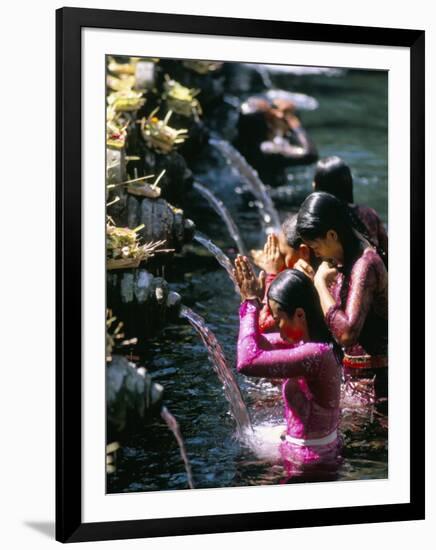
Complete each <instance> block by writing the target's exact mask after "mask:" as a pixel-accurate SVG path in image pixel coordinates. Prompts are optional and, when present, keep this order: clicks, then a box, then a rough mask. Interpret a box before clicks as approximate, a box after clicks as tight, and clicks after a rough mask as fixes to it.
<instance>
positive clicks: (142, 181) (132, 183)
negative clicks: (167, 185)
mask: <svg viewBox="0 0 436 550" xmlns="http://www.w3.org/2000/svg"><path fill="white" fill-rule="evenodd" d="M165 172H166V170H162V172H161V173H160V174H159V175H158V177H157V178H156V180H155V181H154V182H153V183H151V184H150V183H148V182H147V181H146V180H150V179H152V178H154V175H153V174H151V175H149V176H142V177H140V178H135V179H133V180H127V181H123V182H121V183H112V184H108V185H107V186H106V187H107V190H108V192H109V191H111V190H115V189H116V188H117V187H122V186H125V187H126V189H127V192H128V193H130V194H131V195H136V196H137V197H146V198H147V199H158V198H159V197H160V194H161V188H160V187H158V185H159V182H160V180H161V179H162V178H163V176H164V175H165Z"/></svg>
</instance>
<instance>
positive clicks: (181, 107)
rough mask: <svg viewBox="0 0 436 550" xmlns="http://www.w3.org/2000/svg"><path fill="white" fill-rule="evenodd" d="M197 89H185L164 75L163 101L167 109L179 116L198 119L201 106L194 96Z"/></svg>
mask: <svg viewBox="0 0 436 550" xmlns="http://www.w3.org/2000/svg"><path fill="white" fill-rule="evenodd" d="M200 92H201V90H199V89H195V88H187V87H186V86H182V84H180V83H179V82H177V81H176V80H173V79H172V78H170V77H169V76H168V75H167V74H166V75H165V82H164V93H163V95H162V97H163V99H165V100H166V102H167V105H168V107H169V109H171V110H172V111H174V112H175V113H177V114H179V115H183V116H186V117H194V118H198V117H199V116H200V115H201V113H202V110H201V105H200V102H199V101H198V99H197V98H196V96H197V95H198V94H199V93H200Z"/></svg>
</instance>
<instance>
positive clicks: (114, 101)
mask: <svg viewBox="0 0 436 550" xmlns="http://www.w3.org/2000/svg"><path fill="white" fill-rule="evenodd" d="M107 102H108V105H109V107H111V108H112V109H114V111H116V112H131V111H137V110H138V109H140V108H141V107H142V106H143V105H144V103H145V98H144V97H143V92H135V90H131V89H130V90H128V89H125V90H120V91H118V92H112V93H111V94H109V95H108V97H107Z"/></svg>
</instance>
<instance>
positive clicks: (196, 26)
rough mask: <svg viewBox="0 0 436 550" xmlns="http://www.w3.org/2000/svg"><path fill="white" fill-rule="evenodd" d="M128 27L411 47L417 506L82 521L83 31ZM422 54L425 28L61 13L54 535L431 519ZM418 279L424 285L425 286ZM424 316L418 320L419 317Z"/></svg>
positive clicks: (96, 536) (70, 537)
mask: <svg viewBox="0 0 436 550" xmlns="http://www.w3.org/2000/svg"><path fill="white" fill-rule="evenodd" d="M84 27H91V28H104V29H129V30H146V31H162V32H173V33H194V34H198V35H221V36H241V37H254V38H273V39H283V40H302V41H315V42H336V43H342V44H348V43H350V44H351V43H352V44H373V45H385V46H398V47H405V48H409V49H410V56H411V57H410V62H411V76H410V102H411V103H410V116H411V120H410V123H411V133H410V162H411V164H410V167H411V169H410V192H411V205H410V208H411V265H410V275H411V289H410V291H411V304H410V305H411V325H410V326H411V332H410V345H411V348H410V351H411V356H410V365H411V367H412V365H413V366H416V367H419V368H411V373H410V380H411V383H410V404H411V408H410V410H411V413H410V427H411V433H410V442H411V444H410V502H408V503H403V504H386V505H371V506H357V507H346V508H345V507H343V508H330V509H311V510H295V511H277V512H262V513H243V514H229V515H214V516H196V517H170V518H164V519H141V520H135V521H110V522H99V523H83V522H82V501H81V500H82V490H81V486H82V469H81V455H82V444H81V384H82V380H81V373H80V365H81V361H82V346H81V316H82V285H81V273H82V260H81V253H82V249H81V247H82V244H81V243H82V226H81V200H82V190H81V117H82V108H81V86H82V83H81V49H82V39H81V29H82V28H84ZM424 55H425V33H424V31H419V30H406V29H391V28H376V27H358V26H343V25H326V24H315V23H294V22H285V21H263V20H253V19H233V18H221V17H204V16H191V15H171V14H160V13H141V12H128V11H109V10H94V9H78V8H62V9H59V10H57V13H56V86H57V90H56V102H57V105H56V109H57V121H56V134H57V135H56V138H57V149H56V177H57V199H56V206H57V213H56V231H57V248H56V252H57V261H56V265H57V274H56V284H57V290H56V298H57V314H56V315H57V317H56V321H57V323H56V326H57V329H56V342H57V352H56V361H57V369H56V539H57V540H58V541H61V542H78V541H94V540H109V539H127V538H140V537H158V536H173V535H189V534H202V533H221V532H234V531H250V530H256V529H259V526H262V529H263V530H267V529H280V528H292V527H309V526H323V525H340V524H341V525H342V524H343V525H345V524H357V523H377V522H392V521H404V520H417V519H424V517H425V508H424V495H425V493H424V490H425V479H424V476H425V474H424V466H425V464H424V460H425V459H424V445H425V443H424V432H425V425H424V413H425V403H424V394H423V392H422V388H423V387H424V369H423V368H422V366H423V364H424V342H423V338H424V336H423V335H424V327H423V323H424V311H423V310H424V302H425V300H424V298H425V296H424V292H425V291H424V281H423V277H424V274H423V271H422V269H421V268H420V266H422V265H423V259H424V223H425V222H424V176H425V173H424V170H425V167H424V135H425V133H424V109H425V107H424V94H425V86H424V82H425V81H424V76H425V75H424ZM418 277H419V280H418ZM415 319H419V323H415V322H414V320H415Z"/></svg>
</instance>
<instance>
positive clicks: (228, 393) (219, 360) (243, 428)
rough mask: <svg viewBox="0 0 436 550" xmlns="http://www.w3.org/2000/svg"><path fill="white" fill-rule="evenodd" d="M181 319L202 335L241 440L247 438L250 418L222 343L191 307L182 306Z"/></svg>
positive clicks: (250, 429) (249, 430) (250, 430)
mask: <svg viewBox="0 0 436 550" xmlns="http://www.w3.org/2000/svg"><path fill="white" fill-rule="evenodd" d="M180 317H182V318H184V319H187V320H188V321H189V323H190V324H191V325H192V327H193V328H194V329H195V330H196V331H197V332H198V334H199V335H200V337H201V339H202V341H203V343H204V345H205V347H206V349H207V351H208V354H209V358H210V361H211V363H212V366H213V368H214V370H215V373H216V374H217V376H218V378H219V380H220V381H221V383H222V385H223V389H224V395H225V397H226V399H227V401H228V402H229V406H230V413H231V414H232V416H233V418H234V419H235V422H236V427H237V432H238V435H239V437H241V438H245V436H246V435H247V433H250V432H252V430H253V429H252V427H251V421H250V416H249V414H248V411H247V407H246V406H245V403H244V400H243V398H242V395H241V391H240V389H239V386H238V383H237V382H236V379H235V377H234V375H233V372H232V371H231V369H230V366H229V364H228V363H227V360H226V357H225V355H224V352H223V350H222V348H221V345H220V343H219V342H218V340H217V338H216V336H215V334H214V333H213V332H212V331H211V330H210V329H209V328H208V327H207V325H206V322H205V320H204V319H203V318H202V317H201V316H200V315H198V314H197V313H195V312H194V311H192V309H190V308H189V307H186V306H182V308H181V310H180Z"/></svg>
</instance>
